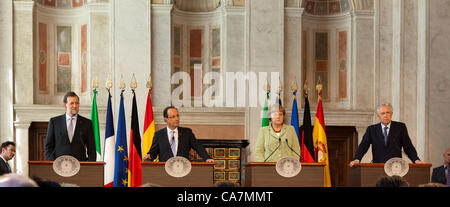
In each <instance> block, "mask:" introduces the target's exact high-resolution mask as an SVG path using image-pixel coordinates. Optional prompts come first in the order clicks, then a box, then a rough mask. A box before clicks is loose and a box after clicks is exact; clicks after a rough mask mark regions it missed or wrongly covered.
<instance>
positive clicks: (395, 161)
mask: <svg viewBox="0 0 450 207" xmlns="http://www.w3.org/2000/svg"><path fill="white" fill-rule="evenodd" d="M408 171H409V165H408V163H407V162H406V161H405V160H404V159H402V158H399V157H394V158H391V159H389V160H388V161H387V162H386V163H385V164H384V172H385V173H386V175H388V176H394V175H397V176H400V177H403V176H405V175H406V174H407V173H408Z"/></svg>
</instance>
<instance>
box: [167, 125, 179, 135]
mask: <svg viewBox="0 0 450 207" xmlns="http://www.w3.org/2000/svg"><path fill="white" fill-rule="evenodd" d="M166 128H167V133H170V132H171V131H174V133H175V134H176V133H178V127H177V128H175V129H174V130H171V129H170V128H169V127H166Z"/></svg>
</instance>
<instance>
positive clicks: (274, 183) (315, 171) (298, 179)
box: [245, 162, 325, 187]
mask: <svg viewBox="0 0 450 207" xmlns="http://www.w3.org/2000/svg"><path fill="white" fill-rule="evenodd" d="M275 165H276V162H249V163H247V164H246V165H245V186H246V187H323V182H324V181H323V177H324V167H325V163H302V170H301V171H300V173H299V174H298V175H297V176H295V177H292V178H285V177H282V176H280V175H278V173H277V171H276V169H275Z"/></svg>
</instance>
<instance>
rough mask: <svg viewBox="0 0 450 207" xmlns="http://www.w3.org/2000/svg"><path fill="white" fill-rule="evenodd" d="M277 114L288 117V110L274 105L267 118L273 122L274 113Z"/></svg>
mask: <svg viewBox="0 0 450 207" xmlns="http://www.w3.org/2000/svg"><path fill="white" fill-rule="evenodd" d="M275 112H277V113H278V112H281V113H283V117H284V116H286V110H285V109H284V107H282V106H280V105H279V104H274V105H272V106H271V107H270V109H269V111H268V112H267V117H268V118H269V121H272V113H275Z"/></svg>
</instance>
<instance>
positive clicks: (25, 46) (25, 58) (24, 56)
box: [13, 1, 34, 104]
mask: <svg viewBox="0 0 450 207" xmlns="http://www.w3.org/2000/svg"><path fill="white" fill-rule="evenodd" d="M33 6H34V1H14V16H13V22H14V26H13V27H14V42H13V44H14V45H13V48H14V63H13V64H14V65H13V67H14V74H13V75H14V92H15V97H14V98H15V102H14V103H17V104H33Z"/></svg>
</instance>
